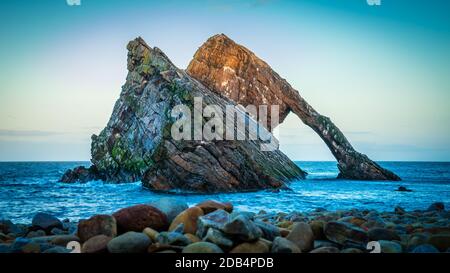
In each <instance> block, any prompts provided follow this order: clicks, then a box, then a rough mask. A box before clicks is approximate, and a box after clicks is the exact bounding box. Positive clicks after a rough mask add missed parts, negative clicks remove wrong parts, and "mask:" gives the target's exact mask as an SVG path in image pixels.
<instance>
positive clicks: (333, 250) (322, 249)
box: [309, 246, 339, 253]
mask: <svg viewBox="0 0 450 273" xmlns="http://www.w3.org/2000/svg"><path fill="white" fill-rule="evenodd" d="M309 253H339V248H336V247H334V246H324V247H319V248H316V249H314V250H311V251H310V252H309Z"/></svg>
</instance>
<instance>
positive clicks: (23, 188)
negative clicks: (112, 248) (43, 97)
mask: <svg viewBox="0 0 450 273" xmlns="http://www.w3.org/2000/svg"><path fill="white" fill-rule="evenodd" d="M296 164H297V165H298V166H299V167H300V168H302V169H303V170H305V171H307V172H308V176H307V178H306V179H305V180H298V181H292V182H291V183H290V184H289V187H290V189H291V190H282V191H279V192H273V191H265V190H262V191H257V192H245V193H226V194H225V193H222V194H168V193H155V192H152V191H149V190H147V189H145V188H143V187H142V186H141V183H140V182H136V183H123V184H110V183H104V182H101V181H91V182H88V183H83V184H81V183H74V184H64V183H60V182H58V180H59V178H60V177H61V176H62V175H63V173H64V172H65V171H66V170H67V169H69V168H74V167H76V166H79V165H83V166H89V165H90V163H89V162H0V219H9V220H11V221H13V222H14V223H25V224H26V223H30V222H31V219H32V218H33V216H34V215H35V214H36V213H37V212H47V213H50V214H53V215H55V216H57V217H59V218H60V219H66V218H68V219H70V220H72V221H77V220H79V219H85V218H89V217H90V216H92V215H94V214H111V213H113V212H114V211H116V210H118V209H121V208H124V207H127V206H131V205H135V204H146V203H149V202H152V201H155V200H157V199H159V198H162V197H170V198H177V199H179V200H183V201H185V202H186V203H188V204H189V205H194V204H196V203H198V202H200V201H203V200H206V199H215V200H218V201H227V202H231V203H233V205H234V207H235V209H238V210H247V211H252V212H259V211H260V210H265V211H267V212H286V213H289V212H293V211H300V212H305V211H311V210H314V209H317V208H324V209H327V210H345V209H352V208H357V209H376V210H379V211H393V210H394V208H395V206H401V207H403V208H404V209H406V210H417V209H418V210H424V209H427V207H428V206H429V205H430V204H431V203H433V202H444V204H445V206H446V208H448V207H449V206H450V162H379V164H380V165H381V166H383V167H385V168H387V169H389V170H391V171H393V172H395V173H396V174H397V175H399V176H400V177H401V178H402V181H395V182H392V181H354V180H342V179H336V176H337V174H338V169H337V166H336V162H305V161H299V162H296ZM399 186H404V187H406V188H408V189H410V190H411V192H399V191H396V189H397V188H398V187H399Z"/></svg>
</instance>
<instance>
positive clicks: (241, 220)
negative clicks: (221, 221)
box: [223, 215, 262, 242]
mask: <svg viewBox="0 0 450 273" xmlns="http://www.w3.org/2000/svg"><path fill="white" fill-rule="evenodd" d="M223 232H224V233H225V234H227V235H230V236H233V237H235V238H237V239H239V240H242V241H247V242H248V241H255V240H257V239H259V238H260V237H261V236H262V231H261V229H260V228H259V227H257V226H256V225H255V224H254V223H253V222H252V221H250V220H249V219H248V218H247V217H245V216H243V215H238V216H237V217H235V218H233V219H232V220H231V221H230V222H228V223H227V224H225V226H224V228H223Z"/></svg>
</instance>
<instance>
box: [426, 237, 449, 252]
mask: <svg viewBox="0 0 450 273" xmlns="http://www.w3.org/2000/svg"><path fill="white" fill-rule="evenodd" d="M428 243H429V244H430V245H433V246H434V247H436V248H437V249H439V251H441V252H445V251H446V250H447V249H448V248H450V233H448V234H433V235H431V236H430V238H429V239H428Z"/></svg>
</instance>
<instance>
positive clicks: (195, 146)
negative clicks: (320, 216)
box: [65, 38, 306, 192]
mask: <svg viewBox="0 0 450 273" xmlns="http://www.w3.org/2000/svg"><path fill="white" fill-rule="evenodd" d="M127 49H128V62H127V68H128V75H127V79H126V82H125V84H124V85H123V86H122V92H121V94H120V97H119V99H118V100H117V102H116V103H115V106H114V109H113V113H112V115H111V118H110V120H109V122H108V124H107V126H106V127H105V129H103V130H102V131H101V133H100V134H99V135H98V136H96V135H93V136H92V145H91V154H92V159H91V161H92V163H93V165H94V166H95V168H93V169H95V170H96V171H97V172H98V174H99V177H100V175H101V177H100V178H101V179H103V180H106V181H112V182H128V181H130V182H131V181H138V180H141V181H142V183H143V186H144V187H147V188H149V189H152V190H156V191H182V192H185V191H193V192H233V191H247V190H260V189H266V188H282V187H286V183H287V182H288V181H290V180H293V179H302V178H304V177H305V174H306V173H305V172H303V171H302V170H301V169H300V168H298V166H296V165H295V164H294V163H293V162H292V161H290V160H289V159H288V158H287V157H286V156H285V155H284V154H283V153H281V152H280V151H279V150H275V151H269V152H263V151H261V150H260V145H259V144H260V141H248V140H246V141H235V140H234V141H233V140H227V141H214V140H213V141H204V140H201V141H200V140H174V139H173V138H172V136H171V127H172V125H173V123H174V122H175V121H176V119H177V118H176V117H173V116H172V114H171V110H172V109H173V107H174V106H176V105H180V104H184V105H187V106H189V107H190V108H191V109H192V108H193V101H194V98H195V97H201V98H202V100H203V103H204V105H217V106H219V107H220V108H221V109H222V110H223V112H225V107H226V105H229V104H232V105H233V104H234V103H233V102H232V101H231V100H229V99H227V98H224V97H221V96H219V95H218V94H216V93H214V92H211V91H210V90H209V89H208V88H206V87H205V86H204V85H203V84H201V83H199V82H198V81H197V80H195V79H193V78H191V77H190V76H189V75H188V74H186V72H184V71H183V70H180V69H178V68H177V67H176V66H175V65H174V64H173V63H172V62H171V61H170V59H169V58H168V57H167V56H166V55H165V54H164V53H163V52H162V51H161V50H159V49H158V48H156V47H154V48H152V47H150V46H148V45H147V44H146V43H145V41H144V40H143V39H142V38H137V39H135V40H133V41H131V42H130V43H129V44H128V46H127ZM203 122H205V120H203ZM85 172H86V171H85V170H81V171H78V172H72V173H73V175H72V176H73V177H74V178H77V177H90V176H89V175H88V174H85ZM78 173H82V175H78ZM65 178H66V179H65V180H70V178H71V175H69V176H66V177H65Z"/></svg>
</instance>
